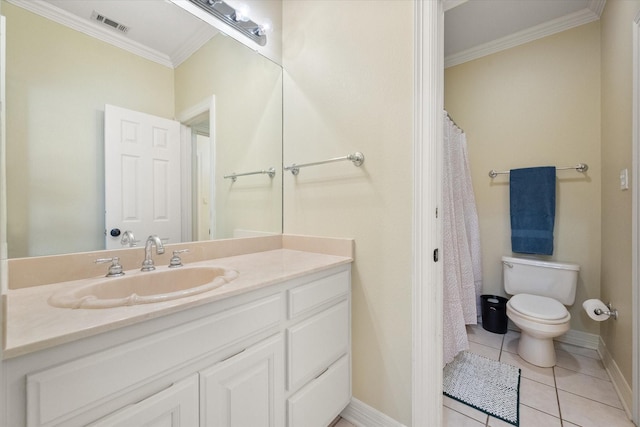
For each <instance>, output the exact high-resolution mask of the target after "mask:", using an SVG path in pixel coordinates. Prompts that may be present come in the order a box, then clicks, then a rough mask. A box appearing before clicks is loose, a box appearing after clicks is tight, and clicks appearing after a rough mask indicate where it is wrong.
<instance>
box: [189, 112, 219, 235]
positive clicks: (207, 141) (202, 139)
mask: <svg viewBox="0 0 640 427" xmlns="http://www.w3.org/2000/svg"><path fill="white" fill-rule="evenodd" d="M192 132H193V146H194V147H195V150H194V151H195V153H196V159H195V170H194V171H193V173H194V174H195V176H194V181H195V186H193V189H194V190H193V192H194V195H195V197H194V213H195V215H194V219H195V221H194V230H193V235H194V237H195V239H194V240H210V239H213V229H212V223H211V212H212V211H213V209H212V206H211V204H212V203H214V200H212V199H211V190H212V185H211V177H212V176H214V173H213V165H212V164H211V155H212V153H213V147H212V146H211V138H209V120H208V118H207V120H206V121H205V122H203V123H198V124H196V125H193V126H192Z"/></svg>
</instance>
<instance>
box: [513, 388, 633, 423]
mask: <svg viewBox="0 0 640 427" xmlns="http://www.w3.org/2000/svg"><path fill="white" fill-rule="evenodd" d="M558 398H559V400H560V413H561V414H562V419H563V420H567V421H569V422H570V423H574V424H577V425H579V426H581V427H603V426H607V427H633V423H631V421H629V419H627V415H626V413H625V412H624V411H623V410H621V409H616V408H614V407H611V406H609V405H605V404H604V403H599V402H596V401H595V400H591V399H587V398H585V397H582V396H578V395H576V394H573V393H569V392H566V391H563V390H558ZM522 427H524V426H522Z"/></svg>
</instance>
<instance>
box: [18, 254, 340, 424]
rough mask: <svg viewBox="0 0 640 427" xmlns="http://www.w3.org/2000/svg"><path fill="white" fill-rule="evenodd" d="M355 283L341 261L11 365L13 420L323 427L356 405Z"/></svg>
mask: <svg viewBox="0 0 640 427" xmlns="http://www.w3.org/2000/svg"><path fill="white" fill-rule="evenodd" d="M350 276H351V269H350V265H349V264H344V265H340V266H337V267H332V268H330V269H327V270H323V271H319V272H315V273H313V274H308V275H305V276H302V277H299V278H296V279H292V280H289V281H286V282H284V283H280V284H272V285H269V286H265V287H262V288H259V289H256V290H254V291H249V292H246V293H243V294H241V295H236V296H233V297H229V298H226V299H224V300H219V301H216V302H212V303H209V304H206V305H202V306H198V307H195V308H191V309H188V310H184V311H181V312H177V313H174V314H171V315H168V316H164V317H161V318H158V319H153V320H149V321H147V322H143V323H140V324H137V325H132V326H127V327H123V328H120V329H118V330H114V331H111V332H109V333H107V334H104V335H101V336H94V337H89V338H87V339H82V340H78V341H74V342H72V343H69V344H65V345H62V346H60V347H59V348H58V347H54V348H51V349H49V350H43V351H40V352H37V353H34V354H30V355H27V356H22V357H16V358H14V359H10V360H9V361H8V362H9V365H8V366H7V368H8V369H10V372H11V378H10V379H9V384H8V387H9V391H10V394H11V395H12V396H14V397H13V398H11V401H10V402H9V404H10V406H9V407H10V408H11V409H10V411H11V413H10V416H9V420H11V422H14V423H16V424H15V425H26V426H27V427H36V426H59V425H64V426H70V427H73V426H85V425H92V426H99V427H105V426H142V425H149V426H156V425H157V426H160V425H162V426H165V425H166V426H183V427H184V426H187V427H191V426H201V427H210V426H211V427H261V426H265V427H281V426H288V427H314V426H318V427H326V426H328V425H329V423H330V422H331V421H332V420H333V419H334V418H335V417H336V416H337V415H339V413H340V412H341V411H342V410H343V409H344V408H345V407H346V405H347V404H348V403H349V401H350V399H351V355H350V351H351V345H350V342H351V310H350V307H351V295H350V286H351V285H350V282H351V280H350ZM96 343H99V345H98V347H96ZM106 343H113V345H107V344H106ZM96 348H99V349H98V350H96ZM23 358H24V360H21V359H23ZM20 396H22V397H20ZM24 414H26V419H24V418H23V417H24V416H25V415H24Z"/></svg>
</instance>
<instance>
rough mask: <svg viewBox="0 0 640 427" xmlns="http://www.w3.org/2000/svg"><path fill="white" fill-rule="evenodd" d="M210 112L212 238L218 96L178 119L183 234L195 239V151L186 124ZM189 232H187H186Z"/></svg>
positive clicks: (207, 99) (179, 116) (214, 212)
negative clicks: (179, 126) (180, 148)
mask: <svg viewBox="0 0 640 427" xmlns="http://www.w3.org/2000/svg"><path fill="white" fill-rule="evenodd" d="M206 112H209V118H210V121H209V141H210V143H211V158H210V161H211V168H212V169H211V170H212V174H211V182H210V183H209V188H210V190H209V204H210V205H209V206H210V208H209V221H210V224H211V231H210V233H209V235H210V237H211V239H213V238H214V236H215V227H216V199H215V195H216V182H215V164H216V150H215V147H216V131H215V130H216V123H215V118H216V96H215V95H211V96H210V97H207V98H205V99H203V100H202V101H200V102H198V103H197V104H195V105H192V106H191V107H189V108H187V109H185V110H183V111H181V112H180V113H179V114H178V115H177V117H176V120H177V121H179V122H180V123H182V124H183V126H182V128H181V134H180V137H181V141H180V144H181V147H182V150H181V154H180V157H181V165H182V178H181V183H182V190H183V191H182V218H183V220H182V235H183V236H187V235H188V236H191V237H192V239H190V240H195V239H193V202H192V193H191V188H192V181H193V167H192V164H193V157H194V155H195V152H194V151H193V147H192V132H191V131H190V129H189V128H187V127H186V126H184V124H185V123H186V124H188V123H189V122H190V121H192V120H193V119H195V118H196V117H198V116H200V115H202V114H204V113H206ZM185 233H187V234H185Z"/></svg>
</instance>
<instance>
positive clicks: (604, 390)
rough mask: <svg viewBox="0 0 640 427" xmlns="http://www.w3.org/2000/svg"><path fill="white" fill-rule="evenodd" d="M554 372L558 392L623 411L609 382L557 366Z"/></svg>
mask: <svg viewBox="0 0 640 427" xmlns="http://www.w3.org/2000/svg"><path fill="white" fill-rule="evenodd" d="M554 370H555V374H556V386H557V387H558V389H559V390H564V391H568V392H571V393H573V394H577V395H578V396H582V397H586V398H588V399H592V400H595V401H597V402H600V403H604V404H607V405H610V406H613V407H616V408H618V409H623V407H622V404H621V403H620V399H619V398H618V394H617V393H616V390H615V388H614V387H613V384H612V383H611V381H605V380H601V379H599V378H596V377H592V376H590V375H585V374H581V373H580V372H575V371H571V370H569V369H564V368H561V367H559V366H556V367H555V368H554Z"/></svg>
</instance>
